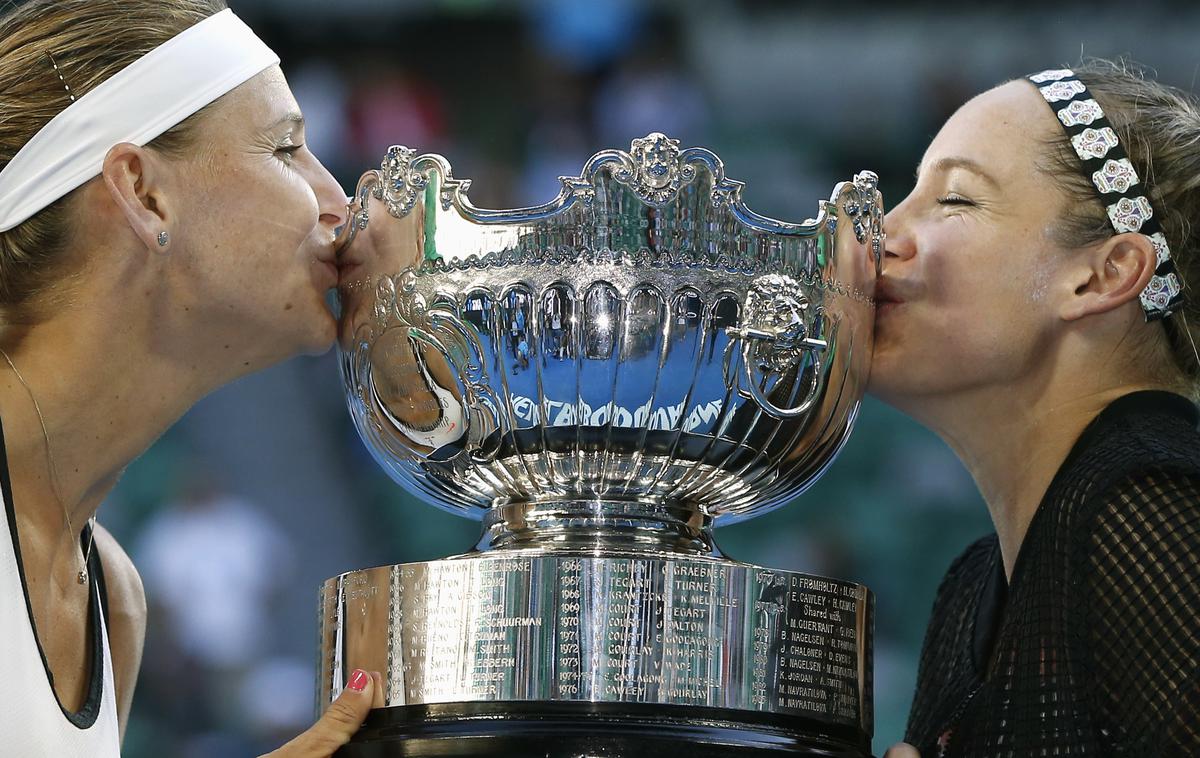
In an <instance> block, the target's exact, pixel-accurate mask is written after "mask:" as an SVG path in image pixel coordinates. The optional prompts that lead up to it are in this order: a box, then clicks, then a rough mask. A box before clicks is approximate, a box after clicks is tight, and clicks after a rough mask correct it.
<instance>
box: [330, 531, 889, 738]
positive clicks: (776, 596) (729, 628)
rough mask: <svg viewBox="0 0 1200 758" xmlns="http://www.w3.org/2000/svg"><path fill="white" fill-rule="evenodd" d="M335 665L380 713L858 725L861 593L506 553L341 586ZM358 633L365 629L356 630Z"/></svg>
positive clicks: (393, 569)
mask: <svg viewBox="0 0 1200 758" xmlns="http://www.w3.org/2000/svg"><path fill="white" fill-rule="evenodd" d="M323 599H324V607H323V615H324V618H325V620H326V621H327V623H326V624H325V625H324V629H325V633H326V634H327V635H331V636H337V637H339V638H340V639H338V640H336V641H335V640H334V639H328V640H326V641H325V643H326V646H327V649H333V648H334V647H336V648H337V649H338V650H339V654H338V655H336V656H334V658H333V659H332V661H331V663H332V664H333V666H334V671H333V672H332V673H333V676H332V677H331V678H330V679H327V680H326V684H327V685H328V687H329V689H327V690H326V691H324V692H323V693H322V698H323V699H324V700H325V701H326V702H328V700H329V699H331V698H333V697H336V696H337V694H338V693H339V692H340V691H341V682H343V681H344V675H345V674H346V673H348V672H349V671H352V670H353V669H354V668H363V669H367V670H377V671H382V672H385V674H384V675H385V685H386V688H387V703H388V704H389V705H408V704H417V703H421V704H424V703H445V702H464V701H478V700H568V701H572V700H573V701H592V702H596V701H603V702H629V703H673V704H677V705H693V706H707V707H714V708H734V709H740V710H750V711H770V712H774V713H784V714H796V715H801V716H806V717H812V718H821V719H825V720H828V721H829V722H830V723H834V724H842V725H846V726H854V727H858V728H862V729H869V726H870V719H871V714H870V709H869V706H870V703H869V695H870V682H869V679H868V678H867V677H868V676H869V671H870V665H871V661H870V657H869V656H870V644H869V635H870V617H871V599H870V593H869V592H868V591H867V589H866V588H865V587H863V586H862V585H858V584H853V583H850V582H839V581H836V580H830V579H825V578H821V577H813V576H808V575H805V574H799V573H795V572H790V571H774V570H768V569H762V568H757V567H754V566H748V565H745V564H737V563H732V562H729V561H725V560H712V559H698V558H692V559H677V558H672V559H665V560H664V559H657V558H595V557H571V556H547V555H524V554H517V555H511V554H504V553H502V552H497V553H494V554H489V555H486V556H475V557H470V558H464V559H456V560H442V561H431V562H428V563H409V564H403V565H397V566H386V567H381V568H375V569H367V570H365V571H355V572H351V573H348V574H344V575H342V576H340V577H337V578H336V579H331V580H329V582H327V583H326V585H325V587H324V590H323ZM368 619H371V620H373V621H374V623H369V622H367V620H368Z"/></svg>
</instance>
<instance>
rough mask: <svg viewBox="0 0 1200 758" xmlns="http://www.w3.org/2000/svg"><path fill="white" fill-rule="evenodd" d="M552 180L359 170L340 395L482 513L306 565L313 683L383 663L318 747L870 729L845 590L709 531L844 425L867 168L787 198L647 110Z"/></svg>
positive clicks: (486, 751)
mask: <svg viewBox="0 0 1200 758" xmlns="http://www.w3.org/2000/svg"><path fill="white" fill-rule="evenodd" d="M562 183H563V190H562V192H561V193H560V194H559V196H558V198H556V199H555V200H554V201H552V202H550V203H548V204H546V205H543V206H538V207H534V208H522V209H517V210H503V211H497V210H484V209H480V208H476V207H474V206H473V205H472V204H471V202H470V201H469V199H468V198H467V195H466V191H467V188H468V184H469V183H468V181H466V180H460V179H455V178H453V176H452V173H451V170H450V166H449V164H448V163H447V162H446V160H445V159H443V158H442V157H440V156H437V155H421V156H414V154H413V151H411V150H408V149H406V148H402V147H394V148H392V149H391V150H390V151H389V152H388V154H387V157H386V159H385V160H384V162H383V166H382V169H381V170H379V171H372V172H368V173H367V174H365V175H364V176H363V179H362V181H361V182H360V184H359V186H358V189H357V192H356V196H355V198H354V199H353V202H352V205H351V214H352V215H351V220H350V222H349V223H348V224H347V226H346V228H345V230H344V231H343V240H342V245H343V247H342V253H341V255H342V258H343V260H344V261H346V262H348V264H349V265H353V266H355V267H356V268H355V269H354V270H353V272H351V273H350V275H349V276H348V279H350V280H351V281H350V283H348V284H346V285H344V286H343V287H342V289H341V292H340V295H341V298H340V300H341V308H342V316H341V317H342V322H341V335H340V339H339V343H340V351H341V357H342V366H343V378H344V384H345V390H346V397H347V400H348V404H349V408H350V413H351V415H352V416H353V418H354V422H355V424H356V425H357V428H358V430H359V432H360V433H361V436H362V438H363V440H364V441H365V443H366V445H367V447H368V448H369V449H370V451H371V453H372V454H373V455H374V457H375V459H376V460H377V461H378V462H379V464H380V465H381V466H382V467H383V468H384V469H386V470H387V472H388V474H390V475H391V476H392V477H393V478H394V479H395V480H396V481H397V482H399V483H400V484H402V485H403V486H405V487H407V488H408V489H410V490H411V491H413V492H414V493H416V494H418V495H419V496H420V497H422V498H423V499H424V500H426V501H428V502H430V503H432V504H433V505H436V506H438V507H441V508H444V509H446V510H449V511H451V512H454V513H457V514H460V515H462V516H466V517H468V518H474V519H479V520H481V521H482V522H483V529H482V536H481V538H480V540H479V543H478V544H477V545H476V546H475V548H474V549H473V550H472V551H470V552H468V553H466V554H463V555H459V556H454V557H451V558H446V559H443V560H436V561H429V562H425V563H408V564H399V565H394V566H382V567H378V568H371V569H365V570H361V571H352V572H349V573H346V574H343V575H341V576H338V577H335V578H333V579H330V580H329V581H327V582H326V583H325V584H324V586H323V587H322V590H321V653H320V656H321V657H320V662H321V664H320V674H319V682H318V690H319V698H320V703H321V706H322V707H324V706H326V705H328V703H329V702H330V701H331V700H332V699H333V698H334V697H336V696H337V695H338V693H339V692H341V689H342V688H343V687H344V686H345V680H346V676H347V675H348V674H349V672H350V671H351V670H352V669H353V668H363V669H367V670H375V671H381V672H383V675H384V681H385V691H386V705H387V707H385V708H382V709H377V710H375V711H373V712H372V715H371V717H370V718H369V719H368V721H367V724H366V725H365V726H364V728H363V730H362V731H361V732H360V733H359V735H358V736H357V737H356V738H355V740H354V741H353V742H351V743H350V744H349V745H348V746H346V747H345V748H343V749H342V752H341V753H339V755H347V756H366V757H373V756H379V757H382V756H388V757H391V756H435V755H436V756H485V755H487V756H492V755H503V756H538V757H539V758H546V757H552V756H571V757H572V758H576V757H582V756H588V757H591V756H658V755H665V754H667V753H668V751H670V750H672V749H678V748H680V747H683V746H686V747H684V749H686V750H687V751H688V752H687V753H686V755H687V756H688V758H701V757H703V756H760V755H783V754H789V755H821V756H847V757H849V756H854V757H856V758H857V757H860V756H865V755H869V750H870V738H871V732H872V713H871V702H872V700H871V667H872V663H871V630H872V625H871V618H872V603H873V600H872V596H871V593H870V592H869V590H867V588H865V587H863V586H862V585H859V584H854V583H851V582H846V581H839V580H836V579H830V578H825V577H819V576H812V575H807V574H801V573H797V572H791V571H781V570H775V569H770V568H762V567H759V566H754V565H751V564H747V563H740V562H737V561H734V560H730V559H729V558H726V557H725V556H723V555H722V554H721V553H720V552H719V551H718V549H717V548H716V546H715V544H714V543H713V539H712V529H713V527H714V526H716V525H719V524H728V523H733V522H737V521H741V520H743V519H747V518H751V517H753V516H757V515H760V514H762V513H765V512H767V511H769V510H771V509H773V508H776V507H778V506H780V505H783V504H784V503H786V502H788V501H789V500H791V499H792V498H793V497H794V496H795V495H796V494H798V493H799V492H801V491H802V490H804V489H805V488H806V487H807V486H808V485H810V484H811V483H812V482H813V481H814V480H815V479H816V478H817V477H818V476H820V474H821V473H822V472H823V471H824V470H825V469H826V468H827V467H828V466H829V464H830V462H831V461H832V460H833V458H834V456H835V455H836V454H837V452H838V450H839V449H840V448H841V447H842V444H843V443H844V442H845V440H846V438H847V436H848V434H849V433H850V428H851V426H852V424H853V422H854V418H855V415H856V413H857V411H858V408H859V402H860V400H861V398H862V394H863V391H864V385H865V381H866V378H867V372H868V370H869V366H870V358H871V349H872V328H873V319H874V304H873V301H872V300H871V293H872V292H873V288H874V283H875V277H876V275H877V273H878V269H879V260H880V251H881V245H882V239H883V229H882V219H883V214H882V204H881V200H880V197H879V193H878V192H877V190H876V177H875V175H874V174H871V173H869V172H863V173H861V174H859V175H857V176H856V177H855V178H854V180H853V181H852V182H843V183H841V184H839V185H838V186H837V187H836V188H835V190H834V192H833V195H832V198H831V200H830V201H828V202H822V203H820V205H819V208H818V212H817V215H816V217H815V218H812V219H809V220H806V221H804V222H802V223H785V222H782V221H776V220H774V219H770V218H766V217H764V216H760V215H758V214H756V213H754V212H753V211H751V210H749V209H748V208H747V207H746V206H745V205H744V204H743V202H742V200H741V191H742V187H743V185H742V184H741V183H740V182H736V181H732V180H730V179H728V178H726V176H725V169H724V166H723V164H722V163H721V161H720V160H719V159H718V158H717V156H716V155H714V154H713V153H712V152H710V151H708V150H705V149H702V148H688V149H680V147H679V143H678V141H677V140H673V139H669V138H667V137H665V136H664V135H662V134H651V135H649V136H647V137H645V138H643V139H638V140H634V141H633V144H632V147H631V149H630V150H629V152H624V151H621V150H606V151H603V152H600V153H597V154H596V155H594V156H592V158H591V159H590V160H589V161H588V162H587V164H586V165H585V166H584V168H583V171H582V173H581V175H580V176H579V177H564V178H563V179H562ZM348 271H349V270H348Z"/></svg>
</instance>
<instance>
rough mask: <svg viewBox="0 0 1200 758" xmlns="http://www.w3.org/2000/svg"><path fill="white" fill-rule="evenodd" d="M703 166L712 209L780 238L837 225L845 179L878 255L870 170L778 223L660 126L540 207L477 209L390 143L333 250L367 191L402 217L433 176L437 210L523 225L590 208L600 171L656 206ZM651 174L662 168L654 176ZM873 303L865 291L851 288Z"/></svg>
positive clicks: (354, 224)
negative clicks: (661, 150)
mask: <svg viewBox="0 0 1200 758" xmlns="http://www.w3.org/2000/svg"><path fill="white" fill-rule="evenodd" d="M654 145H660V146H661V145H665V146H666V150H667V152H668V154H669V155H670V156H671V160H670V161H669V162H666V163H665V165H661V166H660V165H659V164H658V163H655V162H653V161H651V160H649V159H647V158H646V157H645V150H646V149H648V148H649V147H651V146H654ZM698 169H705V170H707V171H708V173H709V175H710V176H711V177H712V180H713V181H712V189H711V191H710V200H711V202H712V204H713V206H714V207H717V208H719V207H727V208H728V209H729V210H730V211H731V212H732V213H733V215H734V217H735V218H737V220H738V221H739V222H740V223H741V224H743V225H744V226H745V227H746V228H747V229H750V230H753V231H758V232H765V233H769V234H778V235H783V236H805V237H807V236H812V235H815V234H817V233H819V232H820V230H821V228H822V227H823V226H828V227H829V231H830V232H831V233H833V232H835V231H836V223H837V203H838V201H839V199H843V198H842V195H843V194H844V193H845V191H846V187H847V185H850V186H851V187H852V188H853V192H852V193H851V194H850V196H849V197H847V198H845V199H843V202H845V204H846V205H845V207H844V209H845V210H846V212H847V214H848V215H849V216H850V217H851V219H853V224H854V234H855V237H856V238H857V239H858V241H859V242H860V243H862V242H865V241H867V240H868V239H870V240H871V245H872V255H873V256H874V257H875V259H876V261H879V260H880V259H881V256H882V249H883V240H884V233H883V216H882V212H881V210H880V208H879V206H878V204H877V203H876V202H875V197H876V195H877V193H878V189H877V186H878V182H879V177H878V175H877V174H875V173H874V172H873V171H860V172H858V173H857V174H855V175H854V178H853V179H852V180H851V181H849V182H845V181H843V182H839V183H838V184H836V185H835V186H834V188H833V191H832V192H831V193H830V197H829V200H828V201H822V202H820V203H818V210H817V215H816V216H813V217H811V218H807V219H805V220H803V221H798V222H796V221H782V220H779V219H776V218H772V217H770V216H765V215H762V214H760V213H757V212H755V211H753V210H751V209H750V208H749V207H748V206H747V205H746V203H745V202H744V201H743V200H742V190H743V189H745V186H746V184H745V182H742V181H739V180H736V179H730V178H729V177H728V176H726V174H725V163H724V161H722V160H721V158H719V157H718V156H717V154H716V153H714V152H713V151H711V150H709V149H708V148H704V147H688V148H682V149H681V148H680V147H679V140H677V139H672V138H670V137H668V136H666V135H665V134H662V133H661V132H651V133H650V134H648V135H646V136H645V137H642V138H640V139H635V140H633V141H632V144H631V147H630V150H629V151H625V150H621V149H618V148H610V149H607V150H601V151H599V152H596V153H594V154H593V155H592V157H591V158H589V159H588V160H587V162H586V163H585V164H584V166H583V170H582V171H581V172H580V173H579V175H578V176H560V177H559V178H558V179H559V182H561V183H562V188H561V189H560V190H559V193H558V195H557V197H555V198H553V199H551V200H550V201H549V202H546V203H542V204H540V205H532V206H525V207H518V208H507V209H491V208H480V207H478V206H476V205H475V204H474V203H473V202H471V199H470V197H469V196H468V192H469V190H470V188H471V183H472V180H471V179H459V178H455V176H454V172H453V169H452V168H451V166H450V162H449V161H448V160H446V158H445V157H443V156H441V155H439V154H437V153H422V154H420V155H418V154H416V151H415V150H413V149H412V148H409V147H405V146H403V145H392V146H391V147H389V148H388V150H387V153H386V155H385V157H384V159H383V162H382V164H381V165H380V168H379V169H376V170H373V171H368V172H367V173H365V174H363V176H362V177H361V178H360V179H359V182H358V185H357V187H356V189H355V192H354V195H353V196H352V197H351V198H350V203H349V213H348V219H349V220H348V222H347V223H346V224H345V225H344V226H343V227H342V228H341V229H340V230H339V233H338V239H337V241H336V242H335V248H336V249H337V250H338V252H339V254H340V253H341V251H343V250H345V249H346V248H348V247H349V246H350V244H351V243H353V241H354V239H355V237H356V236H357V234H358V232H359V231H360V230H362V229H365V228H366V226H367V224H368V222H369V215H368V212H367V204H368V201H369V199H370V198H371V197H374V198H375V199H376V200H380V201H383V202H384V203H385V205H386V207H387V210H388V213H389V214H390V215H391V216H392V217H393V218H403V217H404V216H406V215H408V214H409V213H410V212H411V211H412V209H413V208H414V207H415V206H416V203H417V201H418V199H420V197H421V196H422V194H423V193H424V192H425V190H426V188H428V187H429V186H430V182H431V179H432V177H433V176H434V175H436V177H437V178H438V182H437V184H438V186H440V191H439V193H438V194H439V201H440V204H441V209H442V210H443V211H449V210H450V209H451V208H453V209H455V210H457V211H458V212H459V213H460V214H462V216H463V217H464V218H465V219H466V220H468V221H472V222H474V223H476V224H481V225H490V224H527V223H532V222H537V221H545V220H548V219H550V218H551V217H554V216H557V215H560V214H562V213H564V212H566V211H568V210H570V209H571V208H573V207H575V206H576V205H578V204H582V205H585V206H590V205H592V204H593V202H594V201H595V199H596V188H597V185H598V184H599V183H600V180H601V173H602V172H605V171H607V172H608V173H609V175H610V176H611V177H612V179H613V180H614V181H616V182H617V183H618V184H621V185H623V186H625V187H627V188H629V189H630V190H632V191H633V192H634V193H635V194H636V195H637V196H638V197H639V198H641V200H642V201H643V202H645V203H646V204H647V205H650V206H653V207H657V208H662V207H664V206H666V205H668V204H669V203H670V202H671V201H673V200H674V199H676V198H677V197H678V195H679V192H680V191H681V190H682V189H684V188H685V187H686V186H687V185H688V184H690V183H692V182H693V181H695V180H696V178H697V177H698V176H699V171H698ZM657 172H665V175H663V176H656V175H655V174H656V173H657ZM855 294H856V295H859V296H861V297H864V298H865V299H866V300H868V301H869V302H870V304H871V305H874V300H873V299H872V298H871V296H870V295H869V294H865V293H855Z"/></svg>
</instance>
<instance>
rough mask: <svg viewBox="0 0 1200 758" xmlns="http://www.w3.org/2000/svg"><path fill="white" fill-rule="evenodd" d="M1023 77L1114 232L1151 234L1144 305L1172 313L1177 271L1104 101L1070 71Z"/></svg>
mask: <svg viewBox="0 0 1200 758" xmlns="http://www.w3.org/2000/svg"><path fill="white" fill-rule="evenodd" d="M1025 78H1026V79H1028V80H1029V81H1031V82H1033V84H1034V85H1035V86H1036V87H1037V88H1038V91H1039V92H1041V93H1042V97H1043V98H1045V99H1046V102H1047V103H1049V104H1050V107H1051V108H1053V109H1054V115H1056V116H1058V120H1059V122H1060V123H1061V124H1062V126H1063V128H1064V129H1065V130H1066V132H1067V135H1068V136H1069V137H1070V138H1071V145H1072V146H1073V147H1074V148H1075V153H1076V155H1078V156H1079V160H1081V161H1083V173H1084V176H1086V177H1087V178H1088V179H1090V180H1091V182H1092V185H1093V186H1094V187H1095V188H1096V192H1097V194H1098V195H1099V196H1100V202H1102V203H1104V207H1105V209H1106V210H1107V211H1108V220H1109V223H1110V224H1112V228H1113V231H1116V232H1118V233H1121V232H1140V233H1142V234H1144V235H1146V236H1147V237H1149V238H1150V242H1151V243H1152V244H1153V245H1154V252H1155V253H1156V254H1157V257H1158V265H1157V267H1156V268H1155V270H1154V276H1152V277H1150V283H1149V284H1147V285H1146V289H1144V290H1142V294H1141V301H1142V309H1143V310H1145V311H1146V320H1147V321H1154V320H1156V319H1160V318H1166V317H1167V316H1170V315H1171V313H1172V312H1174V311H1176V310H1178V309H1179V308H1180V307H1182V305H1183V287H1182V285H1181V284H1180V282H1179V272H1178V271H1177V270H1176V268H1175V263H1174V261H1172V260H1171V250H1170V248H1169V247H1168V246H1167V238H1166V237H1165V236H1163V233H1162V227H1160V226H1159V224H1158V220H1157V219H1156V218H1155V217H1154V209H1153V208H1152V207H1151V205H1150V191H1149V190H1148V189H1147V188H1146V186H1145V185H1144V184H1142V181H1141V179H1140V178H1139V177H1138V174H1137V171H1136V170H1135V169H1134V168H1133V164H1132V163H1130V161H1129V155H1128V154H1126V152H1125V148H1124V147H1122V145H1121V141H1120V140H1119V139H1117V133H1116V131H1115V130H1114V129H1113V128H1112V125H1111V124H1109V122H1108V119H1107V118H1106V117H1105V115H1104V111H1103V110H1102V109H1101V108H1100V104H1099V103H1098V102H1096V98H1094V97H1092V93H1090V92H1088V88H1087V86H1086V85H1084V83H1083V82H1082V81H1080V80H1079V77H1078V76H1076V75H1075V72H1074V71H1072V70H1070V69H1067V68H1060V69H1052V70H1049V71H1042V72H1040V73H1037V74H1030V75H1029V76H1027V77H1025Z"/></svg>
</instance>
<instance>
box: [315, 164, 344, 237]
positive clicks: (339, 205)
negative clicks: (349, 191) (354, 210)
mask: <svg viewBox="0 0 1200 758" xmlns="http://www.w3.org/2000/svg"><path fill="white" fill-rule="evenodd" d="M313 166H314V169H313V172H312V179H311V184H312V188H313V193H314V194H315V195H316V197H317V207H318V209H319V210H320V212H321V223H322V224H324V225H326V226H328V227H329V228H331V229H337V228H338V227H342V226H345V225H346V221H347V220H348V218H349V213H348V209H347V204H346V191H345V190H344V189H342V186H341V185H340V184H338V182H337V180H336V179H334V178H333V174H331V173H329V170H328V169H326V168H325V166H324V165H323V164H322V163H321V162H320V161H319V160H317V158H316V156H313Z"/></svg>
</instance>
